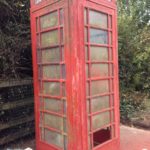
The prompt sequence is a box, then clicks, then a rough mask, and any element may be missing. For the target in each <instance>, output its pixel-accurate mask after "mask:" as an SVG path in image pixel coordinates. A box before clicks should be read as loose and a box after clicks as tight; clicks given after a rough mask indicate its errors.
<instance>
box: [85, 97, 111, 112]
mask: <svg viewBox="0 0 150 150" xmlns="http://www.w3.org/2000/svg"><path fill="white" fill-rule="evenodd" d="M89 103H90V101H89V100H87V108H88V112H89V106H90V105H89ZM109 104H110V101H109V96H101V97H97V98H93V99H91V111H92V112H98V111H100V110H102V109H105V108H109V106H110V105H109Z"/></svg>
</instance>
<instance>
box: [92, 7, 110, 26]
mask: <svg viewBox="0 0 150 150" xmlns="http://www.w3.org/2000/svg"><path fill="white" fill-rule="evenodd" d="M89 22H90V25H94V26H97V27H100V28H108V16H107V15H106V14H104V13H100V12H97V11H93V10H90V11H89Z"/></svg>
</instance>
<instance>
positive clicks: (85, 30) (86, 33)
mask: <svg viewBox="0 0 150 150" xmlns="http://www.w3.org/2000/svg"><path fill="white" fill-rule="evenodd" d="M84 41H85V42H88V29H87V28H84Z"/></svg>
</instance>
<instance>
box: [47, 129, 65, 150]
mask: <svg viewBox="0 0 150 150" xmlns="http://www.w3.org/2000/svg"><path fill="white" fill-rule="evenodd" d="M45 142H46V143H49V144H52V145H56V146H58V147H60V148H63V145H64V144H63V135H61V134H58V133H56V132H53V131H50V130H48V129H45Z"/></svg>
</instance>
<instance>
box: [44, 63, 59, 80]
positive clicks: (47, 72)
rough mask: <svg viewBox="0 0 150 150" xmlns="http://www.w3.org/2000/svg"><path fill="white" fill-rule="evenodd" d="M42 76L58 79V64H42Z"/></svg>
mask: <svg viewBox="0 0 150 150" xmlns="http://www.w3.org/2000/svg"><path fill="white" fill-rule="evenodd" d="M43 78H49V79H60V65H48V66H47V65H46V66H43Z"/></svg>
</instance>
